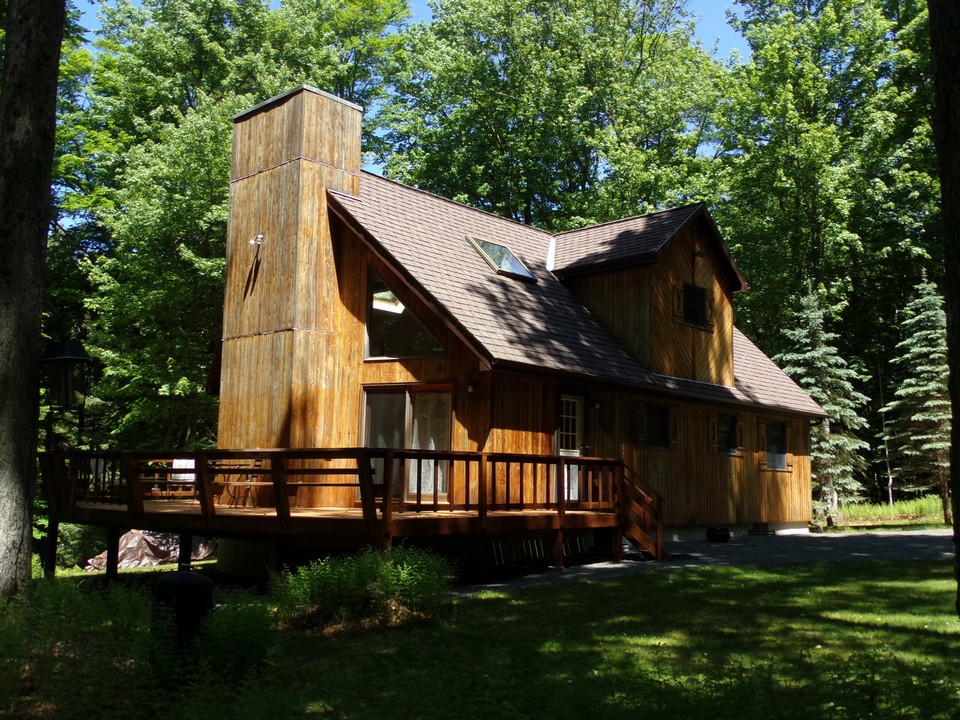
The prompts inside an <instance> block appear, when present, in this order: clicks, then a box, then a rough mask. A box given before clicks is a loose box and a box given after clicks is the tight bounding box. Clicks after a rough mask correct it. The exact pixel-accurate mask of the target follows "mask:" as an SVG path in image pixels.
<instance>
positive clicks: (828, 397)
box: [775, 290, 867, 519]
mask: <svg viewBox="0 0 960 720" xmlns="http://www.w3.org/2000/svg"><path fill="white" fill-rule="evenodd" d="M823 296H824V292H823V291H822V290H821V291H820V292H808V293H807V294H806V295H804V297H803V298H802V299H801V301H800V307H799V309H798V310H797V312H796V315H795V322H794V329H792V330H787V331H785V333H784V334H785V335H786V337H787V340H788V341H789V342H790V344H791V345H792V348H793V349H792V350H791V351H790V352H785V353H782V354H780V355H778V356H777V357H776V358H775V360H776V361H777V362H778V363H780V364H781V365H782V366H783V370H784V372H786V373H787V374H788V375H790V377H792V378H793V379H794V380H795V381H796V382H797V383H798V384H799V385H800V387H802V388H803V389H804V390H806V392H807V393H808V394H809V395H810V397H812V398H813V399H814V400H816V401H817V402H818V403H819V404H820V407H822V408H823V410H824V412H826V414H827V417H826V419H824V420H822V421H821V422H820V423H818V424H817V425H815V426H814V427H813V429H812V431H811V436H810V464H811V473H812V478H813V489H814V496H815V499H816V500H818V509H819V510H820V511H821V512H824V513H825V514H826V515H827V517H828V519H829V518H832V517H836V516H837V515H838V513H839V510H840V505H841V504H842V503H843V502H845V501H848V500H853V499H855V498H856V497H857V496H858V495H859V493H860V491H861V489H862V485H861V483H860V482H859V480H858V476H859V475H861V474H862V472H863V469H864V464H865V463H864V460H863V457H862V456H861V454H860V453H861V451H862V450H864V449H865V448H866V447H867V443H866V442H864V441H863V440H862V439H860V438H859V437H858V436H857V431H860V430H863V429H864V428H865V427H866V421H865V420H864V419H863V418H862V417H861V416H860V414H859V410H860V408H862V407H863V406H864V404H865V403H866V402H867V397H866V396H865V395H863V394H862V393H860V392H858V391H857V390H856V389H854V386H853V382H854V380H855V379H856V376H857V373H856V372H855V371H854V370H853V369H851V368H850V367H848V366H847V363H846V361H845V360H844V359H843V358H842V357H841V356H840V354H839V353H838V352H837V348H836V347H834V346H833V345H832V344H831V343H832V342H833V341H834V340H836V338H837V336H836V334H834V333H831V332H828V331H827V330H826V329H825V319H824V314H825V313H824V306H823V302H824V300H823Z"/></svg>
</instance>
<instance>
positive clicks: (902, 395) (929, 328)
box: [883, 279, 951, 524]
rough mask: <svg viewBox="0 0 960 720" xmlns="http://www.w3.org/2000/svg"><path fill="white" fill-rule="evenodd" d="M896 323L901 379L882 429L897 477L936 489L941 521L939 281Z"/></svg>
mask: <svg viewBox="0 0 960 720" xmlns="http://www.w3.org/2000/svg"><path fill="white" fill-rule="evenodd" d="M915 289H916V292H917V296H916V299H915V300H913V301H911V302H910V303H909V304H908V305H907V307H906V308H905V311H904V316H905V317H904V320H903V321H902V322H901V323H900V329H901V331H902V334H903V340H901V341H900V342H899V343H898V344H897V353H898V354H897V356H896V357H895V358H894V359H893V361H892V362H893V364H894V366H895V367H897V368H899V369H900V370H901V372H902V373H903V381H902V382H901V383H900V387H899V388H897V390H896V391H895V392H894V398H895V399H894V400H892V401H891V402H889V403H888V404H887V405H886V406H885V407H884V408H883V412H884V413H891V414H892V420H891V422H890V425H889V427H888V428H887V429H886V431H885V439H886V440H887V442H888V443H890V445H891V447H892V450H893V456H894V461H895V465H896V469H897V472H898V475H899V476H900V478H901V479H912V480H913V482H914V483H915V484H916V485H917V486H920V487H932V488H936V490H937V493H938V494H939V495H940V499H941V501H942V503H943V521H944V522H945V523H947V524H949V523H950V522H951V512H950V482H949V481H950V427H951V422H950V393H949V391H948V389H947V374H948V369H947V319H946V315H945V314H944V311H943V299H942V298H941V297H940V293H939V292H938V290H937V286H936V285H935V284H934V283H932V282H929V281H927V280H926V279H924V281H923V282H921V283H920V284H919V285H917V286H916V288H915Z"/></svg>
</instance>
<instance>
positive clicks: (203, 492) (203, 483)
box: [193, 453, 216, 522]
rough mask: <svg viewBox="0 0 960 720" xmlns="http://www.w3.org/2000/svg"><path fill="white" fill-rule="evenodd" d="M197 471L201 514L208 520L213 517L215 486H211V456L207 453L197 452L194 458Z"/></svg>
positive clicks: (195, 470)
mask: <svg viewBox="0 0 960 720" xmlns="http://www.w3.org/2000/svg"><path fill="white" fill-rule="evenodd" d="M193 467H194V472H196V479H197V492H198V493H199V495H200V514H201V515H203V519H204V520H205V521H206V522H210V521H211V520H212V519H213V514H214V512H216V511H215V510H214V508H213V488H212V487H211V486H210V458H208V457H207V454H206V453H197V454H196V456H195V457H194V460H193Z"/></svg>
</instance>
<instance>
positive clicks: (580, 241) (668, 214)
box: [553, 203, 747, 292]
mask: <svg viewBox="0 0 960 720" xmlns="http://www.w3.org/2000/svg"><path fill="white" fill-rule="evenodd" d="M696 223H699V224H700V225H701V228H702V232H703V233H704V234H705V235H706V237H707V238H709V240H710V241H712V242H713V243H714V244H715V245H716V246H717V247H718V248H719V249H720V250H721V255H722V256H723V257H724V258H725V260H726V262H727V266H728V269H729V271H730V272H729V274H730V276H731V278H732V284H733V288H732V289H733V290H734V291H735V292H737V291H742V290H746V289H747V282H746V280H745V279H744V277H743V275H742V274H741V273H740V269H739V267H737V264H736V262H735V261H734V259H733V256H731V255H730V250H729V248H727V245H726V243H725V242H724V241H723V238H722V237H721V236H720V232H719V231H718V230H717V226H716V225H715V224H714V222H713V219H712V218H711V217H710V213H709V212H708V211H707V206H706V205H705V204H704V203H694V204H692V205H685V206H683V207H678V208H671V209H669V210H662V211H660V212H654V213H648V214H646V215H639V216H636V217H631V218H624V219H623V220H614V221H612V222H608V223H602V224H600V225H591V226H589V227H585V228H578V229H576V230H568V231H566V232H563V233H560V234H558V235H557V250H556V261H555V266H554V268H553V270H554V272H555V273H557V274H558V275H560V276H562V277H567V276H570V275H578V274H583V273H592V272H600V271H603V270H605V269H608V268H617V269H619V268H622V267H626V266H629V265H636V264H643V263H650V262H656V261H657V259H658V258H659V256H660V254H661V253H662V252H663V250H664V249H665V248H666V247H667V245H669V244H670V242H671V241H672V240H674V239H675V238H676V237H677V236H678V235H679V234H680V233H681V231H682V230H684V229H685V228H687V227H690V226H692V225H694V224H696Z"/></svg>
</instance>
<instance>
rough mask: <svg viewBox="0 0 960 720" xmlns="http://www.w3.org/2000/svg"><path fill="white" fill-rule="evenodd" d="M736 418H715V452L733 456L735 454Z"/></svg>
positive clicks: (731, 416) (723, 416)
mask: <svg viewBox="0 0 960 720" xmlns="http://www.w3.org/2000/svg"><path fill="white" fill-rule="evenodd" d="M737 447H738V445H737V416H736V415H718V416H717V452H718V453H725V454H727V455H733V454H735V453H736V452H737Z"/></svg>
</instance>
